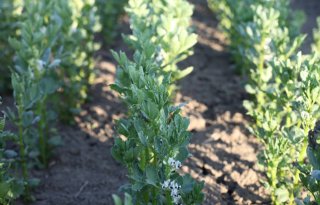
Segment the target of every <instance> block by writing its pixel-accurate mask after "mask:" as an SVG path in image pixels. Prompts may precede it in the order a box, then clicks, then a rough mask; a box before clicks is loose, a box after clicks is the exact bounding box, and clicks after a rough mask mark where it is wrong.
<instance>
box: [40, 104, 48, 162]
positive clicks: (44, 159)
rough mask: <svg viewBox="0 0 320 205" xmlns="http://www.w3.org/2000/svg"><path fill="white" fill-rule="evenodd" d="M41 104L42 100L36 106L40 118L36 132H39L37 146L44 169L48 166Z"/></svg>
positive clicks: (44, 123)
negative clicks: (38, 146)
mask: <svg viewBox="0 0 320 205" xmlns="http://www.w3.org/2000/svg"><path fill="white" fill-rule="evenodd" d="M43 104H44V100H42V101H40V102H39V104H38V115H39V116H40V122H39V125H38V132H39V145H40V155H41V161H42V163H43V164H44V166H45V167H47V166H48V163H47V153H46V152H47V140H46V139H45V138H46V136H45V134H44V130H45V127H46V119H44V117H45V115H44V114H43V113H44V112H43Z"/></svg>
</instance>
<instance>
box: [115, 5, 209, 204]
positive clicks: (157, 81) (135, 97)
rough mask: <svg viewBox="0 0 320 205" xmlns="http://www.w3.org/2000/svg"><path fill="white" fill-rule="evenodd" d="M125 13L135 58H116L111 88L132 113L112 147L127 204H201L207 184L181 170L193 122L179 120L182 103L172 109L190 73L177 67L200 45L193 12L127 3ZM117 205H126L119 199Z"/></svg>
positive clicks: (119, 128) (120, 126) (121, 122)
mask: <svg viewBox="0 0 320 205" xmlns="http://www.w3.org/2000/svg"><path fill="white" fill-rule="evenodd" d="M126 11H127V12H128V15H129V17H130V26H131V29H132V35H129V36H125V41H126V42H127V43H128V45H129V46H131V48H133V50H134V54H133V59H132V60H130V59H129V58H128V57H127V56H126V54H125V53H123V52H120V53H115V52H114V53H113V54H114V57H115V59H116V60H117V62H118V64H119V66H118V68H117V74H116V83H115V84H113V85H112V88H113V89H114V90H115V91H117V92H118V93H119V94H120V96H121V98H122V99H123V101H124V102H125V104H126V105H127V108H128V115H127V117H126V118H123V119H120V120H119V121H118V122H117V132H118V135H119V137H117V138H116V140H115V144H114V146H113V148H112V155H113V157H114V158H115V159H116V160H117V161H119V162H120V163H121V164H123V165H124V166H125V167H126V168H127V170H128V179H129V184H127V185H125V186H123V187H122V190H123V191H124V192H125V193H126V194H125V204H127V205H129V204H137V205H139V204H141V205H144V204H154V205H156V204H157V205H160V204H168V205H170V204H188V205H189V204H190V205H191V204H201V203H202V201H203V198H204V195H203V193H202V192H201V191H202V188H203V186H204V184H203V182H201V183H198V182H195V181H194V180H193V179H192V178H191V176H189V175H182V173H181V171H179V170H180V168H181V166H182V163H183V162H184V161H185V160H186V159H187V158H188V156H189V152H188V148H187V147H188V144H189V140H190V137H191V136H190V133H189V132H188V131H187V128H188V126H189V120H188V119H186V118H184V117H182V116H181V115H180V109H181V107H183V104H182V105H178V106H174V105H172V98H173V95H174V93H175V92H174V91H175V90H176V89H177V86H176V84H175V82H176V81H177V80H179V79H181V78H183V77H184V76H186V75H187V74H189V73H190V72H191V71H192V68H191V67H190V68H186V69H183V70H180V69H179V68H178V66H177V63H178V62H180V61H182V60H184V59H185V58H187V57H188V56H189V55H190V54H191V53H192V52H191V48H192V47H193V45H195V44H196V42H197V40H196V39H197V36H196V35H195V34H193V33H191V32H190V20H191V15H192V13H193V7H192V6H191V5H190V4H189V3H188V2H186V1H184V0H176V1H171V0H164V1H150V0H129V3H128V6H127V7H126ZM114 200H115V203H116V204H117V205H121V204H122V202H121V199H120V198H119V197H118V196H116V195H115V196H114Z"/></svg>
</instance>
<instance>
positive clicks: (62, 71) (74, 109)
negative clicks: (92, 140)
mask: <svg viewBox="0 0 320 205" xmlns="http://www.w3.org/2000/svg"><path fill="white" fill-rule="evenodd" d="M2 11H4V12H2ZM0 18H1V20H3V21H2V22H0V27H1V28H6V29H4V30H3V31H4V32H1V38H0V49H1V50H0V54H1V68H0V70H1V73H9V75H10V77H9V76H4V77H5V78H7V77H9V79H11V83H9V84H10V87H11V88H12V90H13V97H14V102H15V103H14V104H15V107H14V108H7V110H6V111H5V117H4V118H6V119H8V120H9V121H10V124H12V126H13V128H12V132H8V131H3V130H4V119H3V120H1V126H0V128H1V129H0V160H1V161H0V190H1V191H0V202H1V204H10V202H11V201H12V200H14V199H16V198H18V197H20V196H23V198H24V199H25V200H26V201H31V200H33V199H32V196H31V193H30V189H31V188H32V187H33V186H36V185H37V184H38V183H39V180H37V179H32V178H31V176H30V173H29V172H30V169H31V168H33V167H38V168H44V167H48V164H49V159H50V156H51V150H52V148H53V147H54V146H56V145H59V144H61V139H60V137H59V136H58V133H57V131H56V130H55V129H54V125H55V122H56V120H57V118H58V116H59V118H60V119H62V120H65V121H68V122H70V121H71V120H72V116H73V115H74V114H76V113H78V112H79V109H80V106H81V104H82V103H83V102H84V101H85V100H86V99H87V98H88V96H87V93H88V89H89V86H90V84H91V83H92V81H93V78H94V75H95V71H94V67H95V60H94V58H93V56H94V53H95V52H96V50H97V49H98V48H99V44H97V43H95V41H94V37H95V34H96V32H98V31H100V29H101V26H100V24H99V18H98V15H97V7H96V5H95V1H92V0H71V1H64V0H56V1H51V0H36V1H34V0H28V1H18V0H14V1H12V0H1V1H0ZM9 37H10V38H9ZM2 77H3V75H1V83H2V82H4V84H3V85H5V86H6V87H8V86H7V84H8V82H7V81H6V80H5V79H2Z"/></svg>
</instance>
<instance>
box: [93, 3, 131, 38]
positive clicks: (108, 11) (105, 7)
mask: <svg viewBox="0 0 320 205" xmlns="http://www.w3.org/2000/svg"><path fill="white" fill-rule="evenodd" d="M127 3H128V0H108V1H105V0H96V5H97V8H98V13H99V16H100V23H101V25H102V35H103V37H104V41H105V43H107V44H110V43H111V42H112V40H113V39H114V37H115V35H116V29H117V28H118V26H119V23H118V21H119V17H120V16H121V15H122V14H123V13H124V8H125V6H126V4H127Z"/></svg>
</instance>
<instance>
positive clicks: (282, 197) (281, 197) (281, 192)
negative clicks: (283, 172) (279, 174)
mask: <svg viewBox="0 0 320 205" xmlns="http://www.w3.org/2000/svg"><path fill="white" fill-rule="evenodd" d="M275 194H276V196H277V202H280V203H284V202H287V201H288V200H289V196H290V194H289V191H288V190H287V189H286V188H285V187H281V188H278V189H276V191H275Z"/></svg>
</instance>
